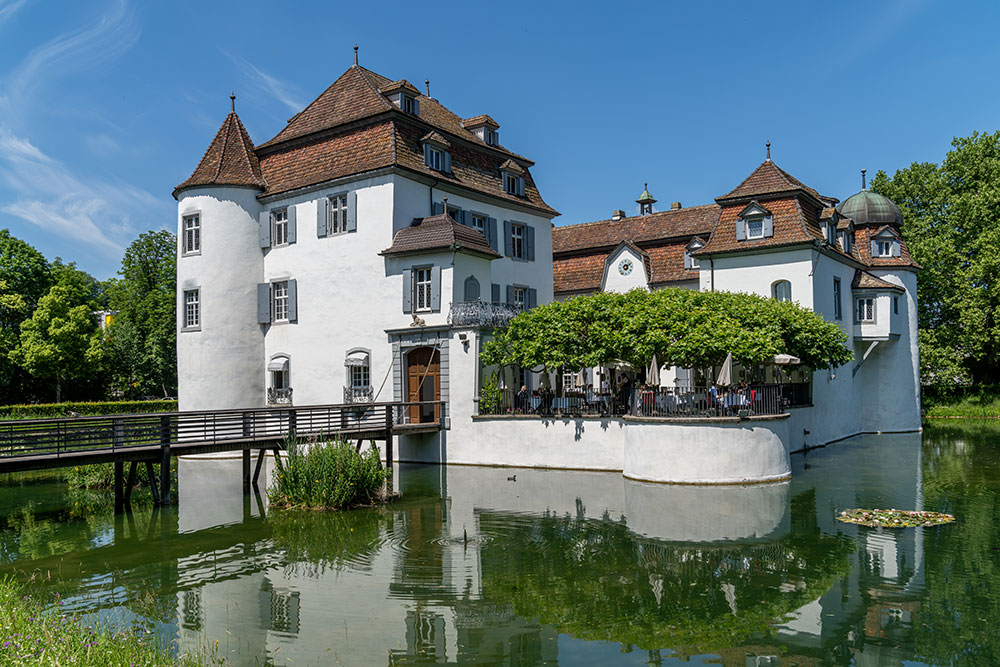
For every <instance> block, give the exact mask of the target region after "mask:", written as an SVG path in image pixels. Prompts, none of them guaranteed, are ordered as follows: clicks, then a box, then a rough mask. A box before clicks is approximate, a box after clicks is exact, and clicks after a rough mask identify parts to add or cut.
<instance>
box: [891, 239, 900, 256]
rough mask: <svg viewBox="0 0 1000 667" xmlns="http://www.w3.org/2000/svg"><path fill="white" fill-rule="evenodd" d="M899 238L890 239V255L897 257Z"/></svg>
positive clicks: (898, 253)
mask: <svg viewBox="0 0 1000 667" xmlns="http://www.w3.org/2000/svg"><path fill="white" fill-rule="evenodd" d="M900 252H901V251H900V248H899V239H893V241H892V256H893V257H899V255H900Z"/></svg>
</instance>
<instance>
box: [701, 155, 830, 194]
mask: <svg viewBox="0 0 1000 667" xmlns="http://www.w3.org/2000/svg"><path fill="white" fill-rule="evenodd" d="M795 190H801V191H803V192H807V193H809V194H810V195H811V196H813V197H815V198H816V199H818V200H819V201H820V202H822V203H824V204H826V203H827V201H825V200H829V197H826V198H824V197H822V196H821V195H820V194H819V193H818V192H816V191H815V190H813V189H812V188H810V187H809V186H808V185H805V184H804V183H802V182H801V181H800V180H798V179H797V178H795V177H794V176H792V175H791V174H789V173H788V172H787V171H785V170H784V169H782V168H781V167H779V166H778V165H776V164H775V163H774V162H772V161H771V160H764V161H763V162H762V163H761V164H760V166H759V167H757V168H756V169H754V170H753V172H752V173H751V174H750V175H749V176H747V177H746V178H745V179H743V182H742V183H740V184H739V185H737V186H736V188H735V189H733V190H731V191H730V192H728V193H726V194H724V195H722V196H721V197H716V198H715V201H717V202H719V203H720V204H721V203H723V202H724V201H727V200H730V199H749V198H751V197H761V196H763V195H770V194H777V193H780V192H793V191H795Z"/></svg>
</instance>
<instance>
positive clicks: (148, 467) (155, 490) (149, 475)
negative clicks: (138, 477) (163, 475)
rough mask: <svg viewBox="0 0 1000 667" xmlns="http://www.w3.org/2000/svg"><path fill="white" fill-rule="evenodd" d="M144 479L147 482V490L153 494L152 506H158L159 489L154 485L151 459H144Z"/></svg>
mask: <svg viewBox="0 0 1000 667" xmlns="http://www.w3.org/2000/svg"><path fill="white" fill-rule="evenodd" d="M146 480H147V481H148V482H149V492H150V493H152V494H153V507H159V506H160V489H159V487H158V486H157V485H156V474H155V473H154V472H153V463H152V461H146Z"/></svg>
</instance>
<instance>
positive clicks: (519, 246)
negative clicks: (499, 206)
mask: <svg viewBox="0 0 1000 667" xmlns="http://www.w3.org/2000/svg"><path fill="white" fill-rule="evenodd" d="M525 227H526V225H525V224H524V223H521V222H513V221H512V222H511V223H510V257H511V259H522V260H526V259H527V253H526V252H525V250H526V248H525V244H526V243H527V236H528V234H527V232H526V231H525Z"/></svg>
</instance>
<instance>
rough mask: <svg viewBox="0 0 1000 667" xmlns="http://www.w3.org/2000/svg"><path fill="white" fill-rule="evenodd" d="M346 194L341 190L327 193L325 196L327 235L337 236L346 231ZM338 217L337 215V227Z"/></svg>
mask: <svg viewBox="0 0 1000 667" xmlns="http://www.w3.org/2000/svg"><path fill="white" fill-rule="evenodd" d="M347 195H348V193H346V192H341V193H337V194H332V195H329V196H327V198H326V235H327V236H338V235H340V234H346V233H347ZM335 202H336V203H335ZM338 214H339V216H338ZM338 217H339V228H338Z"/></svg>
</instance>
